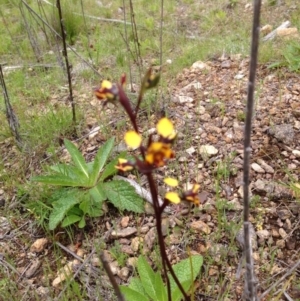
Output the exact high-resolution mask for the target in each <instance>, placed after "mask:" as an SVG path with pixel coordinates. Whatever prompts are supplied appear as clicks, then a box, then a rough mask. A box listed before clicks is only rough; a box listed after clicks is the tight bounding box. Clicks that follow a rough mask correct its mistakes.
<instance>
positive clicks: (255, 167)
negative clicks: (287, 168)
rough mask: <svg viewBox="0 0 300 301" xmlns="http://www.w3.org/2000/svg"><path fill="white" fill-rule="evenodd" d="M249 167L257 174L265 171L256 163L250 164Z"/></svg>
mask: <svg viewBox="0 0 300 301" xmlns="http://www.w3.org/2000/svg"><path fill="white" fill-rule="evenodd" d="M251 167H252V169H253V170H254V171H256V172H258V173H265V172H266V171H265V170H264V169H263V168H262V167H261V166H260V165H258V164H257V163H252V164H251Z"/></svg>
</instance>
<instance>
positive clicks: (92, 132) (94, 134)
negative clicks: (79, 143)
mask: <svg viewBox="0 0 300 301" xmlns="http://www.w3.org/2000/svg"><path fill="white" fill-rule="evenodd" d="M99 131H100V126H96V127H95V128H94V129H93V130H92V131H91V133H90V134H89V140H91V139H93V138H94V137H96V136H97V135H98V133H99Z"/></svg>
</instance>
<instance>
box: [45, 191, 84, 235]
mask: <svg viewBox="0 0 300 301" xmlns="http://www.w3.org/2000/svg"><path fill="white" fill-rule="evenodd" d="M77 203H78V199H77V198H76V197H74V195H73V194H70V195H69V196H66V197H63V198H60V199H59V200H57V201H56V202H54V203H53V207H54V208H53V211H52V212H51V214H50V216H49V229H50V230H54V229H55V228H56V227H57V225H58V224H59V223H60V222H61V221H62V220H63V218H64V216H65V215H66V213H67V212H68V210H69V209H70V208H72V207H73V206H74V205H76V204H77Z"/></svg>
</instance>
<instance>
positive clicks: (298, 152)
mask: <svg viewBox="0 0 300 301" xmlns="http://www.w3.org/2000/svg"><path fill="white" fill-rule="evenodd" d="M292 154H293V155H294V156H295V157H297V158H300V151H299V150H297V149H294V150H293V151H292Z"/></svg>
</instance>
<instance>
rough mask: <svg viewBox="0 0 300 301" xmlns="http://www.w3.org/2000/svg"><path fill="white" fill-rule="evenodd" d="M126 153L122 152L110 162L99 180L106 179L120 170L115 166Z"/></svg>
mask: <svg viewBox="0 0 300 301" xmlns="http://www.w3.org/2000/svg"><path fill="white" fill-rule="evenodd" d="M125 154H126V152H122V153H120V154H119V155H118V156H117V157H116V158H115V159H114V160H113V161H111V162H110V163H108V164H107V165H106V166H105V168H104V170H103V172H102V174H101V176H100V178H99V182H101V181H102V182H103V181H104V180H105V179H107V178H108V177H111V176H113V175H115V174H116V173H117V172H118V170H117V169H116V168H115V166H116V165H117V164H118V159H119V158H124V157H125Z"/></svg>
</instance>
